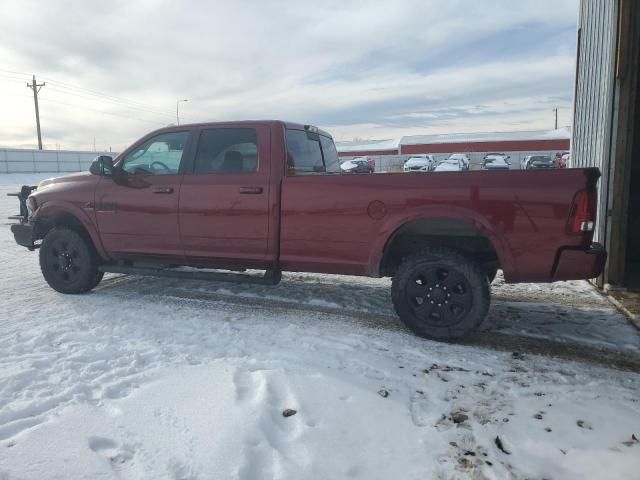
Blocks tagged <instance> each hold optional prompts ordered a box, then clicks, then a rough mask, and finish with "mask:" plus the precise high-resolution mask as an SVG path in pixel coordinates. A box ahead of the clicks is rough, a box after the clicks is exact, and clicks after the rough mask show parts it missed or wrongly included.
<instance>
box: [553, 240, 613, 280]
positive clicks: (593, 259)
mask: <svg viewBox="0 0 640 480" xmlns="http://www.w3.org/2000/svg"><path fill="white" fill-rule="evenodd" d="M606 261H607V251H606V250H605V249H604V247H603V246H602V245H600V244H599V243H592V244H591V245H590V246H589V247H586V248H585V247H565V248H561V249H560V250H559V251H558V254H557V256H556V261H555V266H554V269H553V275H552V281H554V282H555V281H558V280H581V279H588V278H595V277H598V276H600V274H601V273H602V271H603V270H604V264H605V263H606Z"/></svg>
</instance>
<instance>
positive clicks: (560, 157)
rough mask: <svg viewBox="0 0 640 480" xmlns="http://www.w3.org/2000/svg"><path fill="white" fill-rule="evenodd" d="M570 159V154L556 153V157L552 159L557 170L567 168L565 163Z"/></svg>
mask: <svg viewBox="0 0 640 480" xmlns="http://www.w3.org/2000/svg"><path fill="white" fill-rule="evenodd" d="M570 157H571V153H570V152H558V153H556V157H555V158H554V163H555V164H556V167H557V168H567V162H568V161H569V158H570Z"/></svg>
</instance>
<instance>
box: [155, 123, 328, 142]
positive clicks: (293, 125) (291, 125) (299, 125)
mask: <svg viewBox="0 0 640 480" xmlns="http://www.w3.org/2000/svg"><path fill="white" fill-rule="evenodd" d="M247 123H266V124H271V125H283V126H284V127H285V128H290V129H294V130H305V128H308V127H313V128H314V129H317V132H318V133H319V134H320V135H324V136H325V137H330V138H333V137H332V136H331V134H330V133H329V132H327V131H325V130H321V129H319V128H318V127H315V126H314V125H304V124H302V123H296V122H287V121H284V120H232V121H218V122H197V123H183V124H180V125H167V126H166V127H162V128H159V129H157V130H155V131H154V132H152V133H156V132H162V131H165V130H171V129H176V128H180V127H219V126H225V127H229V126H234V125H237V126H242V125H245V124H247Z"/></svg>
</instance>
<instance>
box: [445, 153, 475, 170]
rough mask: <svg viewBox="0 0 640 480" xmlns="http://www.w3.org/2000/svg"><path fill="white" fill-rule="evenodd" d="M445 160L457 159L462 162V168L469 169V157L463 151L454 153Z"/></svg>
mask: <svg viewBox="0 0 640 480" xmlns="http://www.w3.org/2000/svg"><path fill="white" fill-rule="evenodd" d="M447 160H459V161H460V162H461V163H462V169H463V170H469V163H470V160H469V157H467V155H466V154H464V153H454V154H453V155H451V156H450V157H449V158H448V159H447Z"/></svg>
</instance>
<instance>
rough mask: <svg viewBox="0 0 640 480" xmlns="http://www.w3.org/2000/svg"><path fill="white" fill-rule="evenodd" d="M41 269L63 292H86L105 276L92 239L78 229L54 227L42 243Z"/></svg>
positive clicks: (54, 287)
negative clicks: (101, 270)
mask: <svg viewBox="0 0 640 480" xmlns="http://www.w3.org/2000/svg"><path fill="white" fill-rule="evenodd" d="M40 269H41V270H42V275H43V276H44V279H45V280H46V281H47V283H48V284H49V286H50V287H51V288H53V289H54V290H56V291H58V292H60V293H84V292H88V291H89V290H91V289H92V288H94V287H95V286H96V285H98V283H100V280H102V275H103V274H102V272H100V271H98V256H97V255H96V252H95V250H94V248H93V245H92V244H91V241H90V240H88V239H87V238H85V237H84V236H82V235H81V234H80V233H78V232H77V231H75V230H71V229H70V228H65V227H55V228H52V229H51V230H49V233H47V235H46V236H45V237H44V240H43V241H42V245H41V246H40Z"/></svg>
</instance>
